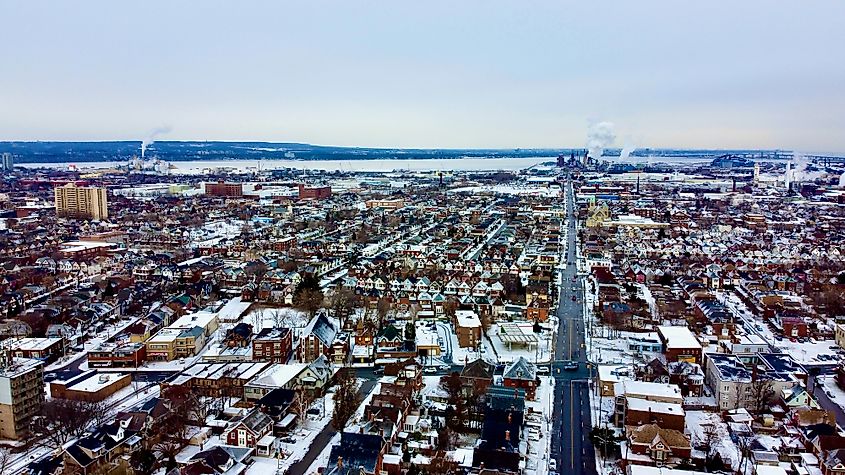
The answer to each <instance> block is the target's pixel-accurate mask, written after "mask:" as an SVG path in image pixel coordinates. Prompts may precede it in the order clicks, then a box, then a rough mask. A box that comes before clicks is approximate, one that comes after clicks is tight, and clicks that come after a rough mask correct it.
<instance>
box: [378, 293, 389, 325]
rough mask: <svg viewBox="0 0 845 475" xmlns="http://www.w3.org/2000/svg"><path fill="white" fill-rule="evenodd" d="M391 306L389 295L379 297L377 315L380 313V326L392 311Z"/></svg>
mask: <svg viewBox="0 0 845 475" xmlns="http://www.w3.org/2000/svg"><path fill="white" fill-rule="evenodd" d="M391 306H392V304H391V303H390V299H388V298H387V297H381V298H379V299H378V303H377V304H376V315H378V323H379V328H381V327H382V326H383V325H384V320H385V318H387V314H388V313H389V312H390V307H391Z"/></svg>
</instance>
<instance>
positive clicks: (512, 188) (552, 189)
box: [449, 184, 561, 198]
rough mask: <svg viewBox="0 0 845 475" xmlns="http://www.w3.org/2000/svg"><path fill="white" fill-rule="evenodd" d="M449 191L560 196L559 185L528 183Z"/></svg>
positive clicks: (468, 187)
mask: <svg viewBox="0 0 845 475" xmlns="http://www.w3.org/2000/svg"><path fill="white" fill-rule="evenodd" d="M449 192H450V193H466V192H469V193H501V194H504V195H537V196H546V197H550V198H551V197H556V196H560V195H561V193H560V187H559V186H549V187H546V186H537V185H528V184H506V185H492V186H490V185H484V186H467V187H463V188H453V189H451V190H449Z"/></svg>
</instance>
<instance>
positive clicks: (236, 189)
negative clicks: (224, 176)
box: [205, 181, 244, 198]
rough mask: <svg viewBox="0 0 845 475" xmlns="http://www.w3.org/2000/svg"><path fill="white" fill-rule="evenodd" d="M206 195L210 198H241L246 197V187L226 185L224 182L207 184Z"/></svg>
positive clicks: (239, 184)
mask: <svg viewBox="0 0 845 475" xmlns="http://www.w3.org/2000/svg"><path fill="white" fill-rule="evenodd" d="M205 194H206V195H209V196H225V197H235V198H240V197H242V196H243V195H244V187H243V184H242V183H225V182H223V181H218V182H217V183H206V184H205Z"/></svg>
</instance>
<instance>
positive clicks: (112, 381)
mask: <svg viewBox="0 0 845 475" xmlns="http://www.w3.org/2000/svg"><path fill="white" fill-rule="evenodd" d="M130 384H132V375H130V374H128V373H97V372H96V371H94V370H90V371H85V372H83V373H81V374H79V375H76V376H74V377H71V378H69V379H66V380H56V381H52V382H50V397H54V398H60V399H70V400H73V401H85V402H98V401H102V400H104V399H106V398H107V397H109V396H111V395H112V394H114V393H116V392H117V391H119V390H121V389H123V388H125V387H127V386H129V385H130Z"/></svg>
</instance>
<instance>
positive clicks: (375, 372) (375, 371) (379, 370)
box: [373, 368, 384, 376]
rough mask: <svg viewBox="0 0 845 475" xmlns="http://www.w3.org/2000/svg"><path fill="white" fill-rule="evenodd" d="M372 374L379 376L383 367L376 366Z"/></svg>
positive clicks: (382, 372) (382, 371)
mask: <svg viewBox="0 0 845 475" xmlns="http://www.w3.org/2000/svg"><path fill="white" fill-rule="evenodd" d="M373 374H374V375H376V376H381V375H383V374H384V368H376V369H374V370H373Z"/></svg>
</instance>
